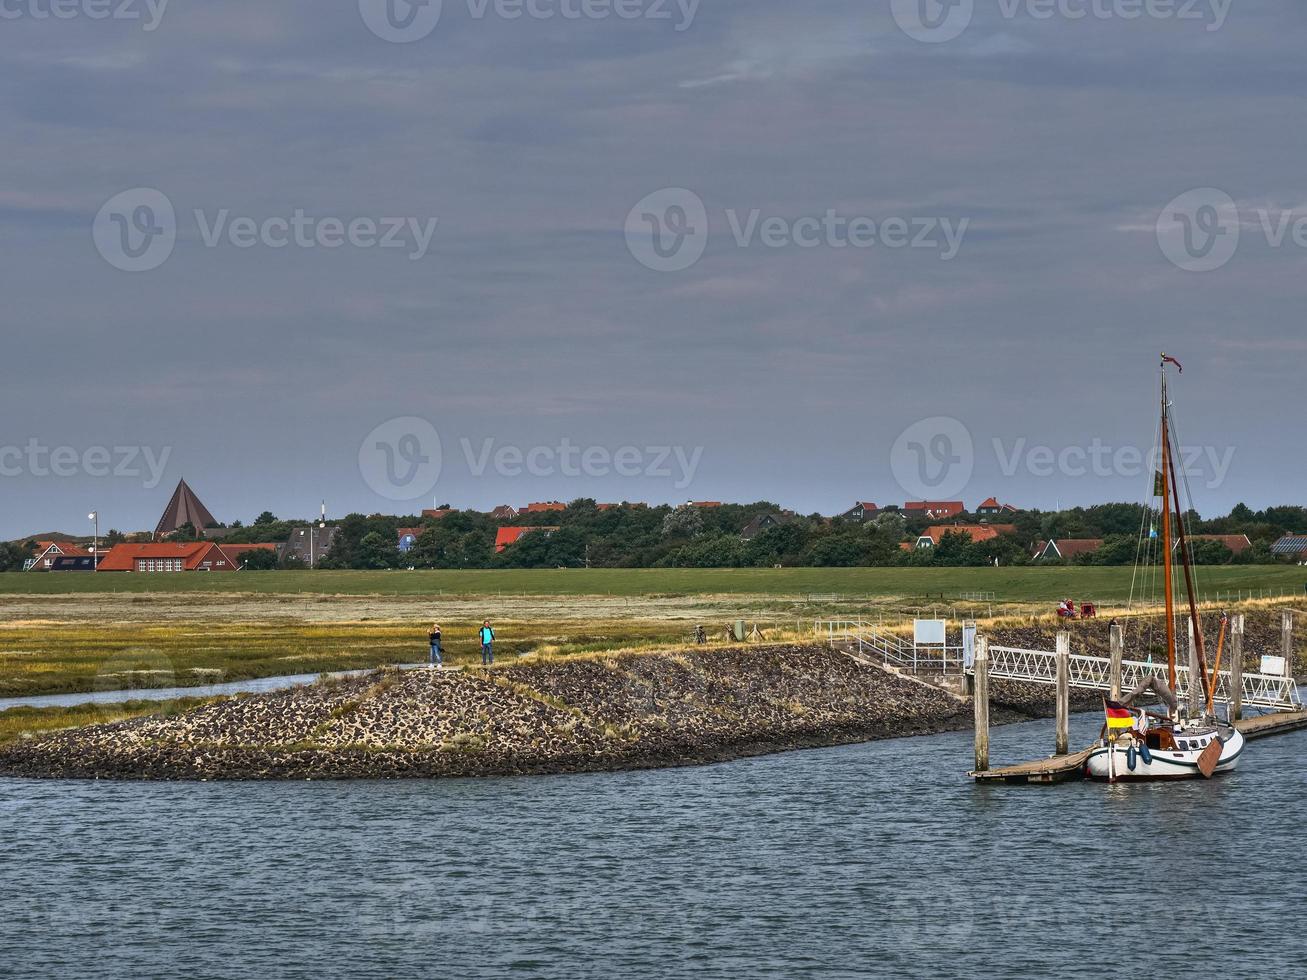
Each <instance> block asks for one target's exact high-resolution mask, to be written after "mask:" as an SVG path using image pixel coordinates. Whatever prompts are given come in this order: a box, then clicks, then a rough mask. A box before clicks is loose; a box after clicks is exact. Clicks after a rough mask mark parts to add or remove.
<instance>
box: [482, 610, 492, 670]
mask: <svg viewBox="0 0 1307 980" xmlns="http://www.w3.org/2000/svg"><path fill="white" fill-rule="evenodd" d="M480 636H481V666H483V667H486V666H489V665H490V664H493V663H494V662H495V648H494V642H495V631H494V630H493V629H491V628H490V620H488V619H487V620H486V621H485V622H484V623H482V624H481V632H480Z"/></svg>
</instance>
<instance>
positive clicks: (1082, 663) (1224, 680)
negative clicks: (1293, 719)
mask: <svg viewBox="0 0 1307 980" xmlns="http://www.w3.org/2000/svg"><path fill="white" fill-rule="evenodd" d="M1069 661H1070V663H1069V669H1070V682H1071V686H1072V687H1078V688H1082V689H1086V690H1091V691H1110V690H1111V689H1112V661H1111V660H1109V659H1108V658H1106V657H1090V656H1086V655H1085V654H1077V653H1073V654H1071V656H1070V658H1069ZM1155 674H1156V675H1159V676H1161V677H1163V678H1165V675H1166V664H1155V663H1146V662H1143V661H1139V660H1122V661H1121V690H1122V691H1132V690H1134V689H1135V688H1136V687H1138V686H1139V685H1140V684H1141V683H1143V682H1144V681H1145V680H1147V679H1148V678H1149V677H1152V676H1153V675H1155ZM989 676H990V677H991V678H1000V679H1002V680H1011V681H1027V682H1029V683H1032V684H1050V685H1056V684H1057V654H1056V653H1050V652H1049V651H1047V650H1023V649H1020V648H1018V647H1001V646H990V647H989ZM1242 682H1243V685H1242V686H1243V704H1244V707H1246V708H1267V709H1270V710H1275V711H1301V710H1302V707H1303V705H1302V697H1301V696H1300V695H1299V693H1298V683H1297V681H1295V680H1294V678H1292V677H1281V676H1277V675H1275V674H1250V673H1246V672H1245V673H1244V674H1243V675H1242ZM1230 685H1231V680H1230V672H1229V671H1228V670H1223V671H1221V672H1220V673H1219V674H1218V675H1217V681H1216V698H1215V700H1217V701H1219V702H1221V703H1223V704H1229V703H1230V701H1231V700H1232V698H1231V691H1232V688H1231V686H1230ZM1176 687H1177V688H1178V690H1177V691H1176V692H1175V693H1176V697H1178V698H1179V699H1180V700H1181V702H1183V701H1184V700H1185V699H1186V698H1187V697H1188V696H1189V668H1188V667H1187V666H1177V667H1176Z"/></svg>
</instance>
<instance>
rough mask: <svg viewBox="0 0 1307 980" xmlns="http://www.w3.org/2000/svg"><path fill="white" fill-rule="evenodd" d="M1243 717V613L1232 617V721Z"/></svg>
mask: <svg viewBox="0 0 1307 980" xmlns="http://www.w3.org/2000/svg"><path fill="white" fill-rule="evenodd" d="M1242 717H1243V613H1235V614H1234V615H1233V616H1231V617H1230V721H1238V720H1239V719H1240V718H1242Z"/></svg>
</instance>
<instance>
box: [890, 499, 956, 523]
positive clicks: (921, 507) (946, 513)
mask: <svg viewBox="0 0 1307 980" xmlns="http://www.w3.org/2000/svg"><path fill="white" fill-rule="evenodd" d="M966 509H967V507H966V504H964V503H963V502H962V501H961V500H909V501H908V502H907V503H905V504H904V505H903V510H904V511H905V512H906V513H907V515H908V517H925V518H927V519H928V520H932V521H946V520H948V519H949V518H951V517H957V516H958V515H960V514H963V513H965V512H966Z"/></svg>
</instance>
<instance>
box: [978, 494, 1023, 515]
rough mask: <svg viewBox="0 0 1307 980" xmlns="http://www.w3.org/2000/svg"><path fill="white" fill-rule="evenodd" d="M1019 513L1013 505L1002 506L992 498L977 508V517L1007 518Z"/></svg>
mask: <svg viewBox="0 0 1307 980" xmlns="http://www.w3.org/2000/svg"><path fill="white" fill-rule="evenodd" d="M1019 513H1020V511H1018V510H1017V509H1016V508H1015V507H1013V506H1012V505H1011V504H1000V503H999V502H998V500H997V498H995V497H990V498H989V499H988V500H986V501H984V502H983V503H981V504H980V505H979V506H977V507H976V516H977V517H1006V516H1008V515H1010V514H1019Z"/></svg>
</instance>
